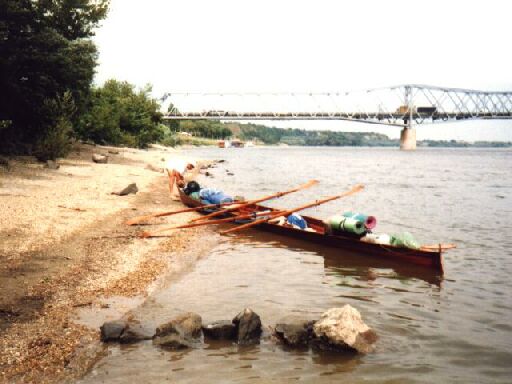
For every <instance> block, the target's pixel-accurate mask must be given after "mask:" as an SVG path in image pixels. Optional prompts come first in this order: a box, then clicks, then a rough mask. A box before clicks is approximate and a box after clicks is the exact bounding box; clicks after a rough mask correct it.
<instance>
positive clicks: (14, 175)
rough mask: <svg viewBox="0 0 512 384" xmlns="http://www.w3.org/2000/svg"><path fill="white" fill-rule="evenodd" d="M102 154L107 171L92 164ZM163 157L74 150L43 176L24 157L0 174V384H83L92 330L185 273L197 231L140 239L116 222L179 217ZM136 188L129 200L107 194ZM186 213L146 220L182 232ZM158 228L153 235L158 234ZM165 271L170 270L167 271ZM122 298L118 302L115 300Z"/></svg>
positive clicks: (95, 338) (167, 152) (95, 348)
mask: <svg viewBox="0 0 512 384" xmlns="http://www.w3.org/2000/svg"><path fill="white" fill-rule="evenodd" d="M92 153H103V154H108V156H109V162H108V164H96V163H93V162H92V161H91V156H92ZM178 156H180V153H179V152H178V151H176V150H174V149H171V148H165V147H156V148H154V149H150V150H147V151H145V150H136V149H132V148H113V147H101V146H89V145H80V146H78V147H76V148H75V150H74V151H73V152H72V154H71V155H70V156H69V157H67V158H65V159H62V160H60V161H59V164H60V165H61V166H60V169H58V170H50V169H48V168H44V167H43V166H42V165H41V164H39V163H36V162H35V161H32V160H31V159H29V158H16V159H15V160H14V162H12V167H11V169H10V170H6V169H4V168H2V169H0V204H1V205H2V207H3V209H2V211H1V213H0V239H1V241H0V282H1V285H2V286H3V287H8V288H7V289H4V290H3V295H2V298H1V299H0V334H1V335H2V337H1V338H0V382H9V383H10V382H38V383H43V382H47V383H53V382H61V381H65V380H69V379H73V378H78V377H80V376H82V375H83V374H84V373H86V372H87V370H88V369H89V368H90V367H91V366H92V364H94V362H95V361H96V360H97V359H98V358H99V357H100V356H101V354H102V353H103V351H104V350H105V347H104V346H103V345H102V343H100V342H99V329H98V328H97V327H96V328H94V327H93V328H91V327H88V326H86V325H83V324H80V322H79V321H78V320H77V318H78V312H79V311H80V310H83V309H87V310H92V311H94V312H95V313H98V314H99V315H98V316H96V317H97V320H98V321H105V320H110V319H112V318H113V317H117V318H119V317H121V316H124V315H127V313H128V312H129V310H130V309H131V307H130V305H127V303H130V302H131V303H132V304H131V306H133V305H136V303H137V302H138V301H140V300H143V298H144V297H145V296H147V295H148V293H149V292H151V290H152V289H154V288H155V286H156V285H157V282H158V280H159V278H161V277H162V276H164V275H165V274H169V273H171V274H173V273H176V272H180V270H182V269H184V268H186V267H187V264H188V263H189V262H190V261H189V260H188V261H187V260H185V261H184V260H181V259H183V258H184V257H183V255H184V254H185V253H186V250H187V249H188V248H189V247H190V245H192V244H193V243H194V240H195V239H196V237H197V234H198V231H197V230H194V229H189V230H186V231H180V232H177V233H176V234H174V235H173V237H172V238H158V239H151V240H142V239H139V238H137V237H135V234H136V233H137V232H138V231H139V230H140V228H137V227H128V226H126V225H124V222H125V221H126V220H127V219H129V218H132V217H134V216H138V215H141V214H148V213H152V212H158V211H163V210H172V209H178V208H179V207H181V203H179V202H175V201H172V200H171V197H170V194H169V190H168V184H167V175H165V174H164V173H161V172H159V168H162V167H164V166H165V161H167V160H169V159H171V158H173V157H178ZM132 182H135V183H137V186H138V188H139V192H138V193H137V194H135V195H133V194H131V195H127V196H115V195H111V192H113V191H116V190H120V189H122V188H124V187H125V186H126V185H127V184H129V183H132ZM193 215H194V214H193V213H191V214H185V215H176V216H172V219H171V218H168V219H165V218H162V219H155V220H153V221H152V223H155V224H162V223H165V224H166V225H167V226H168V225H169V222H172V223H173V224H181V223H184V222H185V221H187V220H188V219H190V218H191V217H193ZM157 228H158V227H157ZM171 264H172V266H171ZM120 298H121V299H122V298H124V299H123V300H121V299H120Z"/></svg>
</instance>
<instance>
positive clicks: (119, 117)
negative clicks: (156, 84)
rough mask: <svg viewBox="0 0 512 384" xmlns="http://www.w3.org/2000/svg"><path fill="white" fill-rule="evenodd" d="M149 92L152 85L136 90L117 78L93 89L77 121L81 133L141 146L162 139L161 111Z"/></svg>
mask: <svg viewBox="0 0 512 384" xmlns="http://www.w3.org/2000/svg"><path fill="white" fill-rule="evenodd" d="M150 92H151V87H149V86H146V87H145V88H143V89H141V90H138V91H136V90H135V87H134V86H133V85H131V84H129V83H127V82H120V81H116V80H109V81H107V82H106V83H105V84H104V85H103V86H102V87H99V88H93V90H92V91H91V96H90V100H89V105H88V111H87V112H86V113H84V114H82V116H81V118H80V122H79V124H78V133H79V135H80V136H81V137H82V138H84V139H90V140H92V141H94V142H98V143H104V144H114V145H118V144H125V145H129V146H137V147H141V148H143V147H146V146H147V145H148V144H149V143H151V142H156V141H159V140H160V139H162V137H163V131H162V129H161V128H160V122H161V120H162V114H161V113H160V112H159V109H160V105H159V104H158V103H157V102H156V100H154V99H152V98H151V97H150Z"/></svg>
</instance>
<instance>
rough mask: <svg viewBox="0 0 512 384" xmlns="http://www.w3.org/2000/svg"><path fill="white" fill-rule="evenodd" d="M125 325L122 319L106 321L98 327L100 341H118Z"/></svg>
mask: <svg viewBox="0 0 512 384" xmlns="http://www.w3.org/2000/svg"><path fill="white" fill-rule="evenodd" d="M126 327H127V323H126V322H125V321H123V320H115V321H107V322H105V323H103V325H102V326H101V327H100V331H101V341H119V339H120V337H121V335H122V333H123V332H124V330H125V328H126Z"/></svg>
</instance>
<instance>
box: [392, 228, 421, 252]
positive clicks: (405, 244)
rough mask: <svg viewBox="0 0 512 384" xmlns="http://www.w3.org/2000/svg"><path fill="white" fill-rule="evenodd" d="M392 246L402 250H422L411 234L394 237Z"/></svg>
mask: <svg viewBox="0 0 512 384" xmlns="http://www.w3.org/2000/svg"><path fill="white" fill-rule="evenodd" d="M391 245H394V246H395V247H401V248H410V249H420V245H419V243H418V242H417V241H416V239H415V238H414V237H413V235H411V234H410V233H409V232H403V233H399V234H394V235H392V236H391Z"/></svg>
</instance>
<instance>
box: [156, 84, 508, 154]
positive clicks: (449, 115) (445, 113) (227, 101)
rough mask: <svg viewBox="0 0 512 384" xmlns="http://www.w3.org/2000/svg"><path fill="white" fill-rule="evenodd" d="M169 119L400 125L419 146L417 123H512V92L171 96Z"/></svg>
mask: <svg viewBox="0 0 512 384" xmlns="http://www.w3.org/2000/svg"><path fill="white" fill-rule="evenodd" d="M161 101H162V102H166V101H168V102H169V106H168V108H167V110H168V112H167V113H165V115H164V119H166V120H225V121H233V120H344V121H353V122H363V123H370V124H382V125H389V126H398V127H401V128H402V130H401V134H400V148H402V149H405V150H411V149H415V148H416V131H415V129H414V125H415V124H426V123H435V122H446V121H453V120H467V119H512V91H505V92H488V91H478V90H471V89H460V88H444V87H434V86H428V85H419V84H408V85H400V86H393V87H384V88H373V89H366V90H360V91H346V92H322V93H315V92H295V93H294V92H289V93H236V92H233V93H229V92H228V93H207V92H206V93H201V92H173V93H166V94H165V95H164V96H163V97H162V99H161Z"/></svg>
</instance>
